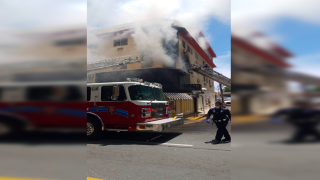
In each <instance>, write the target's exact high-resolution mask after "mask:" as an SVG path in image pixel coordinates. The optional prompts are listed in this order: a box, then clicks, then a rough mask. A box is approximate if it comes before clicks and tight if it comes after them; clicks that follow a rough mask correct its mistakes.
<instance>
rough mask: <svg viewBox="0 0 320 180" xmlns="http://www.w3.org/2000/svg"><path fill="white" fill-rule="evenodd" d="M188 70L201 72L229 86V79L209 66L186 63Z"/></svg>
mask: <svg viewBox="0 0 320 180" xmlns="http://www.w3.org/2000/svg"><path fill="white" fill-rule="evenodd" d="M187 67H188V71H189V72H191V71H195V72H197V73H199V74H202V75H204V76H206V77H208V78H210V79H213V80H214V81H216V82H218V83H220V84H223V85H225V86H227V87H229V88H230V87H231V79H230V78H228V77H226V76H224V75H222V74H221V73H218V72H217V71H214V70H212V69H211V68H210V67H205V66H201V65H199V64H187Z"/></svg>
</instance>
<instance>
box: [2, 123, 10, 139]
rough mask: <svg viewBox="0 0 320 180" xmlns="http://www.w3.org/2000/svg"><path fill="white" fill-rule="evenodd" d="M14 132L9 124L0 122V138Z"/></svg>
mask: <svg viewBox="0 0 320 180" xmlns="http://www.w3.org/2000/svg"><path fill="white" fill-rule="evenodd" d="M11 131H12V128H11V126H10V125H9V124H8V123H4V122H1V121H0V136H3V135H6V134H8V133H10V132H11Z"/></svg>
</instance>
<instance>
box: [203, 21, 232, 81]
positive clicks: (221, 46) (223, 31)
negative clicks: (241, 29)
mask: <svg viewBox="0 0 320 180" xmlns="http://www.w3.org/2000/svg"><path fill="white" fill-rule="evenodd" d="M208 25H209V26H208V30H207V31H205V32H204V35H205V36H206V37H208V38H207V40H208V41H209V44H210V45H211V47H212V49H213V51H214V52H215V53H216V55H217V57H216V58H213V62H214V64H215V65H216V66H217V67H216V68H214V70H215V71H218V72H219V73H221V74H223V75H225V76H227V77H229V78H231V24H230V23H221V22H219V21H217V20H215V19H211V20H210V21H209V23H208Z"/></svg>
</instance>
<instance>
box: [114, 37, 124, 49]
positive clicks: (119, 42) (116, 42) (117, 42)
mask: <svg viewBox="0 0 320 180" xmlns="http://www.w3.org/2000/svg"><path fill="white" fill-rule="evenodd" d="M124 45H128V38H123V39H116V40H114V41H113V46H114V47H116V46H124Z"/></svg>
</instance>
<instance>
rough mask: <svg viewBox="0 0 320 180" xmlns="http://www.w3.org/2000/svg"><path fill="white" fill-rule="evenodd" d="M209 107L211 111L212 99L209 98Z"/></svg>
mask: <svg viewBox="0 0 320 180" xmlns="http://www.w3.org/2000/svg"><path fill="white" fill-rule="evenodd" d="M208 105H209V108H210V109H211V101H210V98H208Z"/></svg>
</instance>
